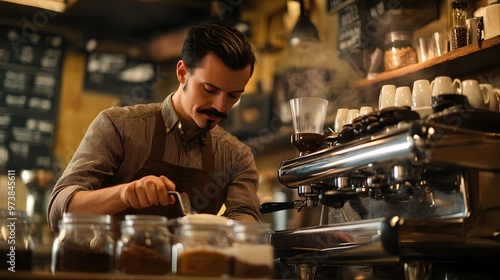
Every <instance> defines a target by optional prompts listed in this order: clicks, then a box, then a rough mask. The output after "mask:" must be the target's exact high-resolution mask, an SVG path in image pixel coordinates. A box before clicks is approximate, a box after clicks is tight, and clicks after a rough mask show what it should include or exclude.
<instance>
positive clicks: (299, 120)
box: [290, 96, 328, 156]
mask: <svg viewBox="0 0 500 280" xmlns="http://www.w3.org/2000/svg"><path fill="white" fill-rule="evenodd" d="M327 106H328V100H326V99H323V98H319V97H309V96H308V97H298V98H294V99H291V100H290V109H291V113H292V122H293V129H294V134H293V135H292V137H291V142H292V144H293V145H294V146H295V148H297V150H299V156H303V155H307V154H309V153H312V152H315V151H317V150H318V149H319V148H321V147H322V146H323V142H324V136H323V134H322V132H323V125H324V123H325V117H326V110H327Z"/></svg>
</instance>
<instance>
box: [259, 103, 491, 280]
mask: <svg viewBox="0 0 500 280" xmlns="http://www.w3.org/2000/svg"><path fill="white" fill-rule="evenodd" d="M465 105H466V104H465ZM435 109H436V110H435V112H434V113H433V114H431V115H429V116H428V117H425V118H422V119H420V118H419V119H416V120H412V121H403V122H399V123H397V124H395V125H392V126H388V127H385V128H383V129H381V130H379V131H378V132H376V133H373V134H370V135H364V136H362V137H354V139H352V140H350V141H347V142H345V143H342V144H340V143H335V144H334V145H331V146H330V147H327V148H324V149H322V150H319V151H316V152H314V153H311V154H308V155H305V156H301V157H297V158H293V159H289V160H285V161H284V162H282V163H281V164H280V166H279V170H278V177H279V180H280V182H281V183H282V184H283V185H285V186H286V187H288V188H294V189H297V191H298V194H299V196H300V197H303V198H304V200H298V201H294V202H289V203H288V205H285V206H283V205H280V204H278V203H274V204H272V203H271V204H267V205H264V204H263V205H262V206H261V211H262V212H263V213H265V212H272V211H276V210H282V209H285V208H294V209H296V210H300V209H301V208H303V207H305V208H307V207H314V206H316V205H320V204H322V205H324V206H329V207H327V208H328V209H329V210H328V224H326V225H318V226H314V227H307V228H299V229H288V230H282V231H275V232H273V233H272V234H271V236H270V239H271V243H272V245H273V246H274V248H275V254H276V257H277V258H278V259H279V260H280V261H281V262H282V263H284V264H286V265H287V266H289V267H291V268H295V272H296V273H297V275H296V276H297V277H298V278H299V279H314V278H317V279H319V278H321V277H326V278H327V279H405V278H406V279H493V278H490V277H492V276H493V275H498V274H499V273H500V271H498V270H500V268H497V267H495V265H497V266H498V265H500V113H498V112H491V111H486V110H475V109H473V108H471V107H469V106H462V105H454V106H448V107H447V108H445V109H443V110H439V108H437V107H436V108H435ZM290 203H291V204H290ZM267 207H270V208H271V209H269V208H267ZM273 208H274V209H273ZM320 271H321V273H320ZM497 271H498V272H497ZM322 275H323V276H322ZM324 275H327V276H324ZM464 277H465V278H464ZM467 277H473V278H467ZM481 277H484V278H481Z"/></svg>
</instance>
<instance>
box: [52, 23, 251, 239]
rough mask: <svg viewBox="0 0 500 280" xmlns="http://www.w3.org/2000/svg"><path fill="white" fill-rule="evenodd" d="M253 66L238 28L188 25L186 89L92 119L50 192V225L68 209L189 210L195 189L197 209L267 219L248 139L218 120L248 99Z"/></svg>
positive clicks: (118, 214)
mask: <svg viewBox="0 0 500 280" xmlns="http://www.w3.org/2000/svg"><path fill="white" fill-rule="evenodd" d="M254 65H255V56H254V53H253V50H252V48H251V46H250V44H249V42H248V41H247V40H246V39H245V38H244V36H243V35H242V34H241V33H240V32H239V31H238V30H236V29H235V28H233V27H229V26H224V25H220V24H215V23H214V24H207V25H203V26H198V27H194V28H192V29H190V31H189V32H188V35H187V38H186V40H185V42H184V45H183V49H182V59H181V60H180V61H179V62H178V63H177V67H176V75H177V79H178V81H179V87H178V89H177V90H176V91H175V92H173V93H171V94H169V95H168V96H167V97H166V98H165V100H164V101H163V102H162V103H151V104H140V105H135V106H128V107H114V108H109V109H106V110H104V111H102V112H101V113H100V114H99V115H98V116H97V117H96V118H95V119H94V121H93V122H92V123H91V124H90V126H89V128H88V130H87V132H86V134H85V136H84V138H83V139H82V142H81V143H80V145H79V147H78V149H77V150H76V152H75V154H74V155H73V158H72V159H71V161H70V163H69V164H68V166H67V168H66V170H65V171H64V172H63V174H62V176H61V177H60V178H59V180H58V181H57V182H56V185H55V187H54V189H53V191H52V194H51V197H50V202H49V207H48V222H49V225H50V227H51V229H52V230H54V231H58V227H57V226H58V222H59V220H61V218H62V215H63V213H64V212H87V213H96V214H111V215H114V217H115V218H116V219H118V220H120V219H121V218H122V217H123V216H124V215H125V214H161V215H165V216H167V217H168V218H175V217H178V216H180V215H181V211H180V209H179V207H178V205H177V204H178V202H176V199H175V197H173V196H172V195H170V194H168V193H167V191H173V190H176V191H178V192H185V193H187V194H188V195H189V198H190V202H191V206H192V208H193V210H194V211H196V212H198V213H209V214H217V213H218V212H219V210H220V209H221V207H222V205H223V204H224V206H225V207H226V210H225V213H224V215H225V216H227V217H228V218H231V219H235V220H249V221H259V220H260V216H259V211H258V207H259V200H258V197H257V183H258V173H257V169H256V166H255V162H254V158H253V155H252V153H251V151H250V149H249V147H248V146H246V145H244V144H243V143H242V142H240V141H238V139H237V138H236V137H234V136H232V135H231V134H229V133H228V132H227V131H225V130H224V129H223V128H221V127H220V126H218V125H217V124H218V123H219V122H220V121H221V120H222V119H224V118H226V117H227V115H228V112H229V110H230V109H231V108H232V107H233V105H234V104H235V103H236V102H237V101H238V100H239V99H240V97H241V94H242V93H243V92H244V90H245V86H246V84H247V83H248V81H249V79H250V77H251V75H252V73H253V70H254Z"/></svg>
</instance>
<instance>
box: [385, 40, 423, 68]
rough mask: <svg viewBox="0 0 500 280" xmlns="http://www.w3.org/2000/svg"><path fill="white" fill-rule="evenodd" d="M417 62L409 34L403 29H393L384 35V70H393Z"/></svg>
mask: <svg viewBox="0 0 500 280" xmlns="http://www.w3.org/2000/svg"><path fill="white" fill-rule="evenodd" d="M417 62H418V58H417V53H416V52H415V49H414V48H413V45H412V43H411V35H410V34H409V33H408V32H404V31H393V32H389V33H388V34H387V35H386V39H385V52H384V64H385V70H393V69H397V68H400V67H403V66H406V65H410V64H415V63H417Z"/></svg>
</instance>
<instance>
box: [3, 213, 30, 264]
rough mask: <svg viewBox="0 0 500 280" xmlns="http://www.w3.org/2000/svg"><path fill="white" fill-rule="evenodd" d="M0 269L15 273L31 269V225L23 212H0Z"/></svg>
mask: <svg viewBox="0 0 500 280" xmlns="http://www.w3.org/2000/svg"><path fill="white" fill-rule="evenodd" d="M0 219H1V221H0V232H1V235H0V252H1V254H2V257H1V258H0V260H1V262H2V263H1V264H0V268H1V269H3V270H9V271H11V272H16V271H20V270H23V271H29V270H32V269H33V251H34V242H33V239H32V236H31V223H30V220H29V218H28V214H27V213H26V212H24V211H15V210H12V211H11V210H7V209H5V210H0Z"/></svg>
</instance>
